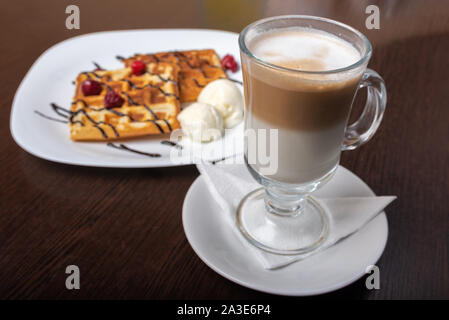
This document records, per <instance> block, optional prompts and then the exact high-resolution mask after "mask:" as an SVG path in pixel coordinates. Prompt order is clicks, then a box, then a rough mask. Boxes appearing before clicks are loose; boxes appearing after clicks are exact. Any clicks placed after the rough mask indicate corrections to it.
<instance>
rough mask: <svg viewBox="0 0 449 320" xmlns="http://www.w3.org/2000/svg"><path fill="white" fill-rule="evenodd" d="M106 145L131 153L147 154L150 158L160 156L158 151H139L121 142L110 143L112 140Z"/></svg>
mask: <svg viewBox="0 0 449 320" xmlns="http://www.w3.org/2000/svg"><path fill="white" fill-rule="evenodd" d="M106 145H107V146H108V147H112V148H114V149H118V150H124V151H129V152H132V153H137V154H141V155H144V156H148V157H151V158H160V157H161V155H160V154H159V153H149V152H144V151H139V150H136V149H133V148H130V147H128V146H126V145H124V144H123V143H120V144H115V143H112V142H108V143H107V144H106Z"/></svg>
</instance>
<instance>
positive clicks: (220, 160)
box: [209, 154, 238, 165]
mask: <svg viewBox="0 0 449 320" xmlns="http://www.w3.org/2000/svg"><path fill="white" fill-rule="evenodd" d="M237 155H238V154H233V155H231V156H227V157H223V158H221V159H217V160H210V161H209V163H210V164H212V165H216V164H217V163H219V162H222V161H225V160H228V159H231V158H234V157H236V156H237Z"/></svg>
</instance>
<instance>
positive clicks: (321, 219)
mask: <svg viewBox="0 0 449 320" xmlns="http://www.w3.org/2000/svg"><path fill="white" fill-rule="evenodd" d="M264 198H265V191H264V189H263V188H260V189H256V190H254V191H253V192H251V193H249V194H248V195H246V197H245V198H243V200H242V202H241V203H240V205H239V207H238V209H237V226H238V228H239V229H240V231H241V232H242V234H243V235H244V236H245V237H246V239H247V240H248V241H249V242H250V243H252V244H253V245H254V246H256V247H258V248H260V249H262V250H265V251H268V252H271V253H276V254H281V255H297V254H303V253H307V252H310V251H313V250H315V249H317V248H318V247H320V246H321V245H322V244H323V243H324V241H325V240H326V238H327V236H328V235H329V215H328V213H327V212H326V210H325V209H324V208H323V207H322V206H321V205H320V203H319V202H318V201H317V200H316V199H314V198H313V197H311V196H307V197H305V198H304V199H303V201H302V202H301V209H300V210H298V212H297V213H296V214H291V215H281V214H277V213H273V212H270V211H269V210H267V209H266V203H265V200H264Z"/></svg>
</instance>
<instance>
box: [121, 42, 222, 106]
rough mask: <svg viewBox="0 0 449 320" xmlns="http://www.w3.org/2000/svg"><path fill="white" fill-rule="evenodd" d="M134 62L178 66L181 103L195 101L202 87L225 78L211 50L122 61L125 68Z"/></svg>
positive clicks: (169, 53)
mask: <svg viewBox="0 0 449 320" xmlns="http://www.w3.org/2000/svg"><path fill="white" fill-rule="evenodd" d="M135 60H142V61H143V62H145V63H151V62H153V63H154V62H170V63H175V64H176V65H178V66H179V68H180V71H179V75H178V78H179V90H180V98H181V102H191V101H196V100H197V98H198V95H199V94H200V92H201V90H202V89H203V87H204V86H206V85H207V84H208V83H209V82H211V81H214V80H216V79H221V78H227V76H226V72H225V71H224V70H223V68H222V67H221V63H220V58H219V57H218V55H217V54H216V53H215V51H214V50H212V49H206V50H191V51H173V52H159V53H154V54H136V55H134V56H133V57H131V58H128V59H122V61H123V62H124V63H125V65H126V66H127V67H129V66H130V65H131V63H133V61H135Z"/></svg>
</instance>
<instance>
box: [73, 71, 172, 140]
mask: <svg viewBox="0 0 449 320" xmlns="http://www.w3.org/2000/svg"><path fill="white" fill-rule="evenodd" d="M178 72H179V68H178V66H177V65H176V64H170V63H149V64H148V65H147V69H146V72H145V73H144V74H142V75H139V76H136V75H133V74H132V73H131V68H123V69H119V70H112V71H103V70H100V71H92V72H83V73H81V74H79V75H78V77H77V79H76V91H75V96H74V98H73V102H72V106H71V116H70V138H71V139H72V140H94V141H95V140H115V139H119V138H129V137H137V136H143V135H152V134H162V133H167V132H170V131H172V130H174V129H177V128H179V123H178V120H177V119H176V116H177V114H178V113H179V111H180V102H179V90H178V85H177V81H178V79H177V74H178ZM89 78H90V79H93V80H96V81H98V82H100V83H101V84H102V87H103V88H102V91H101V93H100V94H99V95H93V96H84V94H83V92H82V90H81V85H82V83H83V81H85V80H86V79H89ZM109 90H115V91H116V92H117V93H119V94H120V96H121V97H122V98H123V99H124V103H123V105H122V106H121V107H119V108H109V109H108V108H106V107H105V104H104V97H105V95H106V93H107V92H108V91H109Z"/></svg>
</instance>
